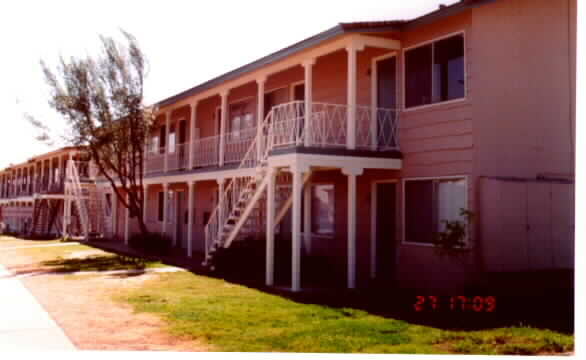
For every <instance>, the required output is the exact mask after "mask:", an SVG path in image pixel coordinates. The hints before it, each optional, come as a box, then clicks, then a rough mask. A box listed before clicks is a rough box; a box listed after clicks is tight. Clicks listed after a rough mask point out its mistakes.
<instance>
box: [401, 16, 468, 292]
mask: <svg viewBox="0 0 586 360" xmlns="http://www.w3.org/2000/svg"><path fill="white" fill-rule="evenodd" d="M471 22H472V17H471V13H470V12H469V11H468V12H464V13H462V14H459V15H457V16H453V17H450V18H446V19H444V20H441V21H438V22H435V23H432V24H428V25H425V26H421V27H417V28H415V29H412V30H410V31H407V32H405V33H403V34H402V39H401V41H402V46H403V48H409V47H412V46H416V45H418V44H420V43H423V42H427V41H430V40H433V39H435V38H438V37H442V36H445V35H448V34H452V33H456V32H462V31H463V32H464V37H465V73H466V87H467V92H466V97H465V98H464V99H463V100H456V101H453V102H450V103H444V104H442V103H439V104H432V105H427V106H423V107H419V108H413V109H407V110H405V109H403V94H404V76H403V74H404V61H403V55H404V51H401V52H400V54H399V56H398V59H397V60H398V67H399V87H398V89H397V90H398V101H399V107H400V108H401V109H403V111H401V114H400V120H399V138H400V141H401V144H400V146H401V152H402V154H403V164H402V165H403V166H402V169H401V171H400V182H399V183H398V193H397V197H398V203H399V204H398V206H399V208H398V209H397V210H398V211H397V224H398V226H397V236H396V239H397V241H398V242H399V244H398V250H397V252H398V257H397V280H398V283H399V284H400V286H402V287H406V288H420V289H426V290H428V291H436V292H437V291H449V290H450V289H455V288H458V287H461V286H463V284H464V283H465V282H466V281H467V280H469V279H470V277H471V276H472V275H473V272H474V267H473V265H472V264H473V260H474V255H473V254H472V253H468V254H466V255H465V256H463V259H462V261H461V262H454V261H453V259H447V258H442V257H440V256H439V255H437V254H436V253H435V250H434V248H433V247H431V246H428V245H417V244H404V243H403V242H404V241H409V239H403V227H404V219H403V206H404V204H403V198H404V194H403V183H404V181H405V179H408V178H417V177H441V176H456V175H457V176H460V175H462V176H467V177H468V209H471V210H473V211H474V209H475V206H476V199H475V190H474V180H473V179H472V178H471V177H470V176H471V174H472V172H473V158H474V147H475V136H476V133H473V128H472V125H473V123H472V117H473V113H472V103H473V102H474V100H472V99H473V98H474V99H475V95H476V94H474V93H473V92H472V91H470V89H471V88H472V84H473V83H474V81H475V79H474V78H473V77H472V76H470V69H471V68H473V67H474V66H475V65H473V64H474V61H475V59H476V58H475V54H476V53H475V49H476V47H475V46H474V43H473V39H472V38H471V36H470V33H471V32H472V30H471V29H472V23H471ZM470 241H471V242H472V243H473V242H474V239H473V238H472V239H470ZM473 246H474V245H473Z"/></svg>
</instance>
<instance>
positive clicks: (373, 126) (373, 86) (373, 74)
mask: <svg viewBox="0 0 586 360" xmlns="http://www.w3.org/2000/svg"><path fill="white" fill-rule="evenodd" d="M376 66H377V62H376V61H374V60H372V61H371V67H370V69H371V71H370V134H371V136H372V137H371V139H370V147H371V150H373V151H374V150H376V147H377V144H378V134H377V131H378V124H377V123H378V119H377V118H378V114H377V106H378V99H377V96H378V83H377V77H378V75H377V74H378V71H377V67H376Z"/></svg>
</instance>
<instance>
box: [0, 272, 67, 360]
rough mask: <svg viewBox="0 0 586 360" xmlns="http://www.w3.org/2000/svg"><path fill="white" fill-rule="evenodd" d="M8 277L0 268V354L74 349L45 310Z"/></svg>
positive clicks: (27, 292) (8, 273) (15, 281)
mask: <svg viewBox="0 0 586 360" xmlns="http://www.w3.org/2000/svg"><path fill="white" fill-rule="evenodd" d="M10 275H11V273H10V272H9V271H8V270H6V269H5V268H4V267H3V266H2V265H0V352H3V351H45V350H55V351H68V350H75V346H74V345H73V344H72V343H71V341H69V339H68V338H67V336H66V335H65V333H64V332H63V330H61V328H60V327H59V326H58V325H57V324H56V323H55V321H54V320H53V319H51V317H50V316H49V314H48V313H47V312H46V311H45V309H43V307H42V306H41V305H40V304H39V303H38V302H37V301H36V299H35V298H34V297H33V296H32V294H31V293H30V292H29V291H28V290H27V289H26V288H25V287H24V285H23V284H22V283H21V282H20V281H19V280H18V279H16V278H12V277H10ZM3 277H4V278H3Z"/></svg>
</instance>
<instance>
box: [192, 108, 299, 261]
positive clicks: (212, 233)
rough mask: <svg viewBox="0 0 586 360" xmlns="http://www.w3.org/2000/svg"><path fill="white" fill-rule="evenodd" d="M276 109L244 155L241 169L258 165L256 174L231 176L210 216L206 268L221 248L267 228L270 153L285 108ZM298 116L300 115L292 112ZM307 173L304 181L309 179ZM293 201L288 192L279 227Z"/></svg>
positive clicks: (286, 177) (282, 180)
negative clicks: (277, 123)
mask: <svg viewBox="0 0 586 360" xmlns="http://www.w3.org/2000/svg"><path fill="white" fill-rule="evenodd" d="M275 110H276V108H273V109H272V110H271V111H270V112H269V113H268V114H267V116H266V117H265V119H264V121H263V123H262V124H261V125H260V130H259V131H258V132H257V135H256V137H255V139H254V140H253V141H252V142H251V144H250V147H249V148H248V151H247V152H246V154H245V155H244V157H243V159H242V161H241V163H240V166H239V167H238V169H246V168H254V169H255V173H256V174H255V175H254V176H241V177H233V178H231V179H230V181H229V183H228V185H227V186H226V188H225V190H224V192H223V193H222V194H220V196H219V199H218V205H217V206H216V207H215V209H214V211H213V212H212V214H211V216H210V220H209V221H208V223H207V225H206V226H205V230H204V231H205V245H206V246H205V250H206V251H205V260H204V262H203V264H202V265H203V266H204V267H208V268H209V269H210V270H212V271H213V270H215V266H214V258H215V256H216V255H217V253H218V251H221V250H222V249H226V248H228V247H230V245H231V244H232V242H234V241H238V240H245V239H250V238H251V237H254V236H258V235H259V234H260V233H261V232H260V231H259V229H260V230H262V229H265V224H266V213H265V210H266V200H267V196H266V195H267V194H266V191H265V190H266V189H267V185H268V182H269V179H270V177H269V172H270V171H271V169H269V166H268V156H269V153H270V151H271V150H272V149H273V147H274V142H275V138H276V136H278V134H276V133H275V120H277V118H276V116H281V118H279V120H280V121H282V120H283V119H282V111H281V112H280V113H278V114H277V113H276V112H275ZM291 115H293V116H297V114H291ZM275 176H277V177H276V179H275V181H276V183H277V184H279V183H280V184H283V183H286V182H287V180H289V183H290V175H286V174H279V173H277V174H275ZM309 176H310V173H307V174H306V176H305V178H304V181H303V183H305V182H306V181H307V180H308V179H309ZM291 204H292V193H291V191H289V192H288V194H287V200H285V201H284V204H283V206H282V207H281V208H280V209H279V210H278V212H277V215H276V219H275V220H276V221H275V226H277V225H278V224H279V222H280V220H281V219H283V217H284V216H285V214H286V213H287V210H288V209H289V208H290V207H291Z"/></svg>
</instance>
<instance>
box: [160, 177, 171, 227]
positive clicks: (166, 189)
mask: <svg viewBox="0 0 586 360" xmlns="http://www.w3.org/2000/svg"><path fill="white" fill-rule="evenodd" d="M168 193H169V184H167V183H164V184H163V223H162V224H161V233H162V234H163V235H166V234H167V209H168V204H167V203H168V202H169V201H168V200H169V194H168Z"/></svg>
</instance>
